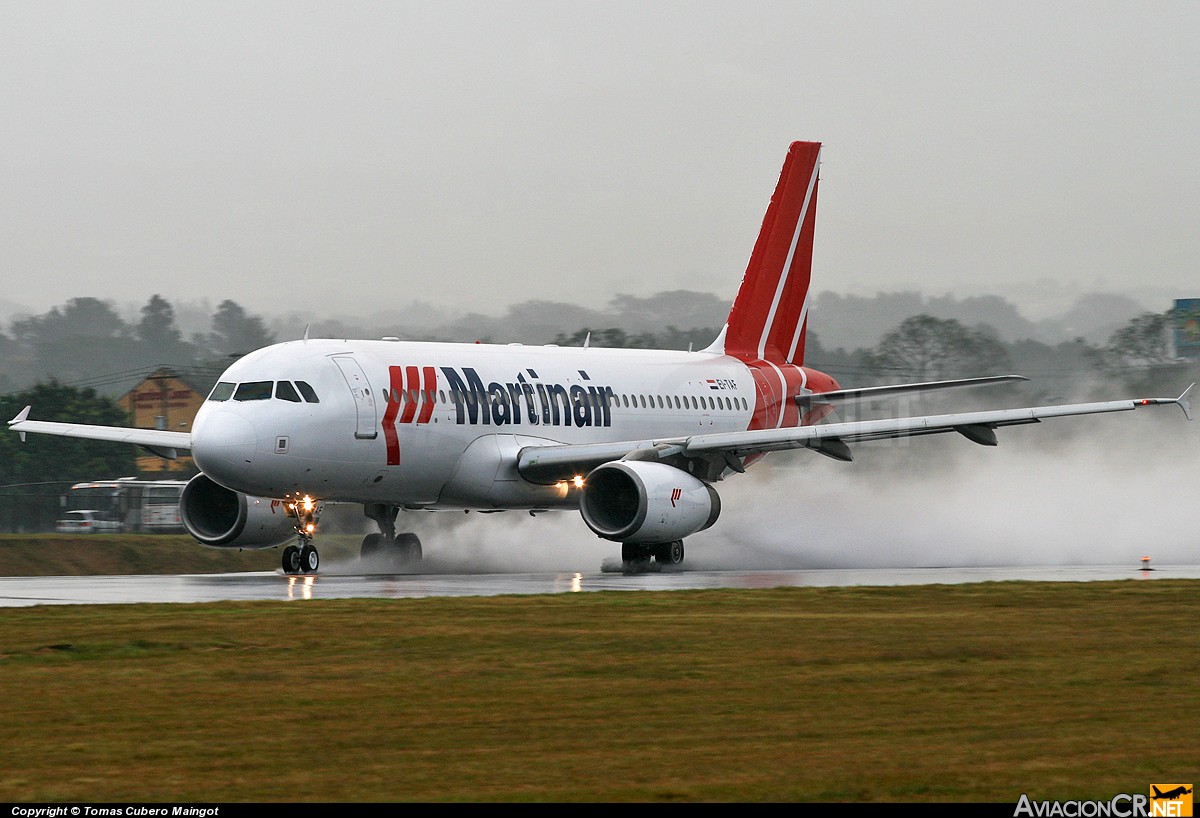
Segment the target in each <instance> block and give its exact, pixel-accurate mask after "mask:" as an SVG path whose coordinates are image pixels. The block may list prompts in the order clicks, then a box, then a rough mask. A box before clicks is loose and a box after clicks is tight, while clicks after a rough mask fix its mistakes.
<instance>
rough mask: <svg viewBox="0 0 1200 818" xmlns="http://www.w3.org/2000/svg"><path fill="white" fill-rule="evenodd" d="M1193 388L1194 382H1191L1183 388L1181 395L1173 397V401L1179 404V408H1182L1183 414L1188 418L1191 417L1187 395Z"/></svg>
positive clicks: (1190, 404) (1194, 386)
mask: <svg viewBox="0 0 1200 818" xmlns="http://www.w3.org/2000/svg"><path fill="white" fill-rule="evenodd" d="M1195 388H1196V384H1194V383H1193V384H1192V385H1191V386H1189V387H1188V388H1187V389H1185V390H1183V394H1182V395H1180V396H1179V397H1178V398H1176V399H1175V402H1176V403H1178V404H1179V408H1180V409H1182V410H1183V416H1184V417H1186V418H1187V419H1188V420H1191V419H1192V402H1191V400H1190V399H1189V396H1190V395H1191V394H1192V390H1193V389H1195Z"/></svg>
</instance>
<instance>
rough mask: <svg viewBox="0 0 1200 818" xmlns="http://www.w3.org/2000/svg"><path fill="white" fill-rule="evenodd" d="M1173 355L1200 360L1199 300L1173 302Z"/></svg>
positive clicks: (1179, 299)
mask: <svg viewBox="0 0 1200 818" xmlns="http://www.w3.org/2000/svg"><path fill="white" fill-rule="evenodd" d="M1173 316H1174V321H1175V354H1176V355H1178V356H1179V357H1180V358H1192V359H1200V298H1177V299H1176V300H1175V311H1174V313H1173Z"/></svg>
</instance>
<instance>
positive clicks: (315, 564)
mask: <svg viewBox="0 0 1200 818" xmlns="http://www.w3.org/2000/svg"><path fill="white" fill-rule="evenodd" d="M285 507H286V508H287V512H288V513H289V514H291V515H292V516H293V517H295V518H296V536H297V537H299V542H297V543H296V545H289V546H288V547H287V548H285V549H283V573H285V574H315V573H316V572H317V569H318V568H319V567H320V566H321V555H320V554H318V553H317V547H316V546H315V545H313V535H314V534H316V533H317V519H318V518H319V517H320V516H321V504H320V503H318V502H317V501H316V500H313V499H312V498H311V497H308V496H306V497H304V499H303V500H297V501H296V502H294V503H287V504H286V506H285Z"/></svg>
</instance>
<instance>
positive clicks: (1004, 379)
mask: <svg viewBox="0 0 1200 818" xmlns="http://www.w3.org/2000/svg"><path fill="white" fill-rule="evenodd" d="M1027 380H1029V378H1026V377H1025V376H1024V375H989V376H988V377H986V378H959V379H957V380H952V381H927V382H925V383H897V384H891V385H889V386H864V387H861V388H858V389H838V390H836V391H834V392H815V393H813V394H811V395H797V396H796V403H798V404H799V405H800V407H801V408H803V409H807V408H808V407H809V406H810V405H812V404H814V403H841V404H845V403H857V402H859V401H870V400H883V399H884V398H894V397H898V396H900V395H914V394H920V393H921V392H936V391H938V390H940V389H962V388H965V387H973V386H992V385H993V384H998V383H1013V382H1015V381H1027Z"/></svg>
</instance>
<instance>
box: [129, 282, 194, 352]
mask: <svg viewBox="0 0 1200 818" xmlns="http://www.w3.org/2000/svg"><path fill="white" fill-rule="evenodd" d="M137 336H138V338H140V339H142V341H144V342H145V343H147V344H151V345H153V346H156V347H160V348H168V349H169V348H172V347H175V346H177V345H178V344H179V343H180V341H181V340H182V338H183V336H182V335H181V334H180V332H179V328H178V327H176V326H175V310H173V309H172V308H171V305H170V304H169V303H168V302H167V300H166V299H165V298H163V297H162V296H161V295H152V296H150V300H149V301H147V302H146V306H144V307H142V320H141V321H140V322H139V323H138V325H137Z"/></svg>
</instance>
